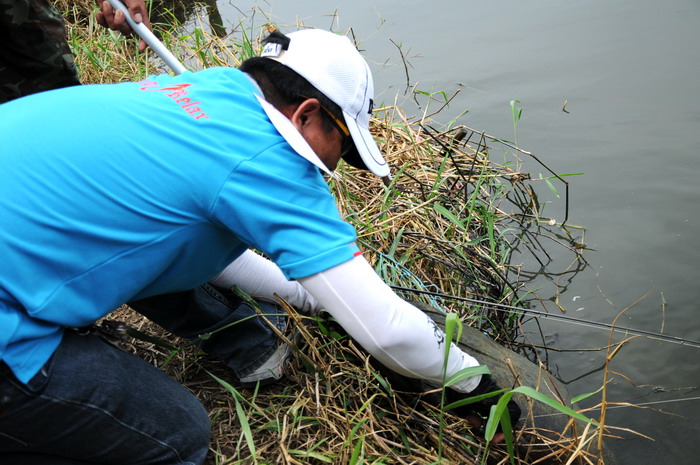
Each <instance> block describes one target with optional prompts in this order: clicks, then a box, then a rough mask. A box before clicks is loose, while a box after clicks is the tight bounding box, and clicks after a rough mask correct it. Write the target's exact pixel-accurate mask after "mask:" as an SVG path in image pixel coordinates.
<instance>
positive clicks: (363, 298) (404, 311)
mask: <svg viewBox="0 0 700 465" xmlns="http://www.w3.org/2000/svg"><path fill="white" fill-rule="evenodd" d="M299 282H300V283H301V285H302V286H304V288H305V289H307V290H308V291H309V293H310V294H311V295H313V296H314V297H315V298H316V299H317V300H318V301H319V302H320V304H321V306H322V307H323V308H325V309H326V310H327V311H328V312H329V313H330V314H331V315H333V317H335V319H336V320H338V322H339V323H340V324H341V326H342V327H343V328H344V329H345V330H346V331H347V332H348V334H350V335H351V336H352V337H353V338H354V339H355V340H356V341H357V342H359V343H360V345H362V347H364V349H365V350H367V351H368V352H369V353H370V354H372V355H373V356H374V357H376V358H377V360H379V361H380V362H381V363H383V364H384V365H386V366H387V367H389V368H391V369H392V370H394V371H396V372H398V373H401V374H403V375H405V376H410V377H413V378H421V379H425V380H427V381H430V382H432V383H435V384H438V385H440V384H441V383H442V371H443V362H444V360H445V333H444V332H443V331H442V330H440V329H439V328H438V327H437V325H435V323H434V322H433V321H432V320H431V319H430V317H428V316H427V315H426V314H425V313H423V312H421V311H420V310H418V309H417V308H416V307H414V306H413V305H410V304H409V303H407V302H405V301H404V300H402V299H401V298H400V297H399V296H397V295H396V294H395V293H394V292H393V291H392V290H391V288H390V287H389V286H387V285H386V284H385V283H384V282H383V281H382V280H381V278H380V277H379V276H378V275H377V274H376V273H375V272H374V270H373V269H372V267H371V266H370V265H369V263H368V262H367V260H365V259H364V258H363V257H362V256H357V257H355V258H353V259H352V260H350V261H349V262H345V263H343V264H341V265H338V266H335V267H333V268H331V269H329V270H326V271H323V272H321V273H317V274H315V275H312V276H309V277H306V278H301V279H299ZM476 365H479V362H477V361H476V359H474V358H473V357H471V356H469V355H467V354H465V353H464V352H463V351H462V350H460V349H459V348H458V347H457V346H456V345H454V344H452V347H451V349H450V354H449V359H448V363H447V378H449V377H450V376H452V375H454V374H455V373H457V372H458V371H460V370H462V369H464V368H468V367H472V366H476ZM480 380H481V376H474V377H471V378H467V379H465V380H462V381H461V382H459V383H457V384H455V385H454V386H452V388H453V389H455V390H457V391H460V392H470V391H472V390H474V389H475V388H476V387H477V385H478V384H479V381H480Z"/></svg>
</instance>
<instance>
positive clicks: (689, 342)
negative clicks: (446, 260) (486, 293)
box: [390, 285, 700, 348]
mask: <svg viewBox="0 0 700 465" xmlns="http://www.w3.org/2000/svg"><path fill="white" fill-rule="evenodd" d="M390 287H391V288H392V289H394V290H397V291H404V292H412V293H414V294H424V295H429V296H432V297H440V298H443V299H448V300H459V301H463V302H469V303H473V304H479V305H485V306H489V307H492V308H493V309H494V310H496V311H499V312H505V313H518V312H522V313H524V314H526V315H533V316H536V317H538V318H551V319H554V320H561V321H565V322H568V323H571V324H576V325H579V326H587V327H589V328H596V329H604V330H607V331H614V332H617V333H627V334H634V335H637V336H643V337H646V338H649V339H654V340H658V341H663V342H671V343H673V344H679V345H683V346H688V347H695V348H700V341H695V340H693V339H686V338H682V337H678V336H669V335H667V334H661V333H655V332H653V331H646V330H643V329H635V328H627V327H625V326H618V325H611V324H608V323H601V322H599V321H590V320H582V319H581V318H575V317H572V316H569V315H560V314H557V313H547V312H543V311H541V310H534V309H530V308H523V307H516V306H514V305H506V304H500V303H496V302H488V301H485V300H479V299H472V298H469V297H460V296H456V295H450V294H443V293H440V292H433V291H424V290H420V289H412V288H409V287H402V286H393V285H392V286H390Z"/></svg>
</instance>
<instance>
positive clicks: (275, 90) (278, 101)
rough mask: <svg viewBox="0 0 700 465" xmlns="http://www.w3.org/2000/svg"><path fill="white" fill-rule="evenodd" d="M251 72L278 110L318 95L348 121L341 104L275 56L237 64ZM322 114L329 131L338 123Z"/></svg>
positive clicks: (326, 104)
mask: <svg viewBox="0 0 700 465" xmlns="http://www.w3.org/2000/svg"><path fill="white" fill-rule="evenodd" d="M238 69H240V70H241V71H243V72H246V73H248V74H250V75H251V76H252V77H253V79H255V81H256V82H257V83H258V85H259V86H260V89H261V90H262V91H263V94H264V96H265V100H267V101H268V102H270V103H271V104H272V105H273V106H274V107H276V108H277V109H278V110H279V109H282V108H284V107H286V106H289V105H298V104H300V103H302V102H303V101H304V100H306V99H309V98H315V99H317V100H318V101H319V102H320V103H321V106H322V107H324V108H325V109H326V110H328V111H329V112H331V114H333V116H335V117H336V118H338V119H339V120H340V121H345V118H344V117H343V112H342V110H341V109H340V107H339V106H338V105H336V104H335V103H334V102H333V101H332V100H331V99H329V98H328V97H326V95H325V94H324V93H323V92H321V91H320V90H318V89H316V88H315V87H314V86H313V85H311V83H310V82H309V81H307V80H306V79H304V78H303V77H302V76H301V75H300V74H299V73H297V72H296V71H294V70H293V69H291V68H289V67H288V66H285V65H283V64H282V63H280V62H278V61H275V60H273V59H272V58H265V57H253V58H249V59H247V60H245V61H244V62H243V63H242V64H241V66H239V67H238ZM322 114H323V129H324V130H325V131H326V132H330V131H332V130H333V128H334V127H335V126H334V124H333V122H332V120H331V118H330V116H328V115H326V114H325V112H322Z"/></svg>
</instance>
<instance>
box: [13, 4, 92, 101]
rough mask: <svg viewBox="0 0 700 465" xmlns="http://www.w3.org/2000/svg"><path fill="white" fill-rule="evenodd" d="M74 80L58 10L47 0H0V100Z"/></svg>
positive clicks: (74, 82)
mask: <svg viewBox="0 0 700 465" xmlns="http://www.w3.org/2000/svg"><path fill="white" fill-rule="evenodd" d="M77 84H80V81H79V80H78V72H77V69H76V67H75V62H74V61H73V54H72V53H71V50H70V47H69V46H68V42H67V40H66V29H65V24H64V22H63V18H62V17H61V14H60V13H59V12H58V11H57V10H56V9H55V8H54V7H53V6H52V5H51V4H50V3H49V1H48V0H0V103H3V102H7V101H9V100H12V99H15V98H18V97H22V96H24V95H29V94H33V93H36V92H41V91H44V90H49V89H56V88H59V87H67V86H73V85H77Z"/></svg>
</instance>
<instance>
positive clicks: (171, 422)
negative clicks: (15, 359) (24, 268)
mask: <svg viewBox="0 0 700 465" xmlns="http://www.w3.org/2000/svg"><path fill="white" fill-rule="evenodd" d="M208 449H209V419H208V416H207V412H206V410H205V409H204V407H203V406H202V404H200V403H199V401H198V400H197V399H196V398H195V397H194V396H193V395H192V394H191V393H190V392H189V391H187V390H186V389H185V388H184V387H182V386H181V385H180V384H179V383H177V382H176V381H174V380H173V379H171V378H170V377H168V376H167V375H166V374H164V373H163V372H161V371H160V370H158V369H157V368H155V367H154V366H152V365H150V364H148V363H146V362H145V361H143V360H141V359H140V358H138V357H135V356H133V355H131V354H128V353H126V352H124V351H122V350H120V349H118V348H116V347H114V346H112V345H110V344H108V343H106V342H104V341H103V340H102V339H101V338H100V337H98V336H95V335H85V336H83V335H79V334H77V333H75V332H73V331H66V333H65V334H64V337H63V341H62V342H61V345H60V346H59V348H58V350H57V351H56V352H55V353H54V355H53V357H52V358H51V360H50V361H49V362H48V363H47V364H46V365H45V366H44V367H43V368H42V370H41V371H40V372H39V373H38V374H37V375H36V376H35V377H34V378H33V379H32V380H31V381H30V382H29V383H28V385H24V384H22V383H20V382H19V381H17V380H16V379H15V377H14V376H13V375H12V373H11V372H10V370H9V369H8V368H7V366H6V365H4V364H3V365H1V366H0V463H2V464H3V465H18V464H32V465H44V464H46V465H48V464H56V463H61V464H97V463H100V464H115V465H117V464H119V465H127V464H139V465H141V464H143V465H146V464H148V465H166V464H168V465H175V464H181V465H200V464H201V463H202V462H203V461H204V458H205V456H206V454H207V451H208Z"/></svg>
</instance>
